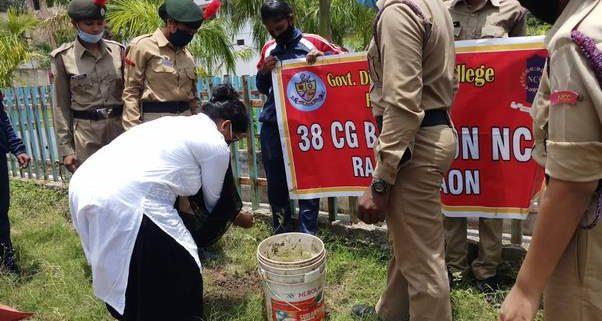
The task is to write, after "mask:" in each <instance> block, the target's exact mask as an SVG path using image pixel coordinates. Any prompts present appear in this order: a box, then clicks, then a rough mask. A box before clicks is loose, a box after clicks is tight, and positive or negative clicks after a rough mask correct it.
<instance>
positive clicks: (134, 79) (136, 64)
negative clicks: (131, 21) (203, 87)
mask: <svg viewBox="0 0 602 321" xmlns="http://www.w3.org/2000/svg"><path fill="white" fill-rule="evenodd" d="M126 52H127V53H126V67H125V88H124V91H123V102H124V106H123V127H124V128H125V129H129V128H131V127H133V126H136V125H137V124H140V123H141V122H142V121H141V117H142V112H141V108H142V102H145V101H153V102H170V101H172V102H176V101H189V102H190V107H191V111H192V113H196V111H197V108H198V98H197V90H196V80H197V77H196V66H195V63H194V58H193V57H192V54H191V53H190V52H189V51H188V50H187V49H186V48H183V49H182V48H179V49H177V50H176V49H175V48H174V46H173V45H172V44H171V43H170V42H169V40H167V38H166V37H165V35H164V34H163V32H162V31H161V29H157V31H155V32H154V33H153V34H148V35H144V36H140V37H137V38H135V39H134V40H132V42H131V43H130V45H129V46H128V48H127V51H126Z"/></svg>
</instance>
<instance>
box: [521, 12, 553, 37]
mask: <svg viewBox="0 0 602 321" xmlns="http://www.w3.org/2000/svg"><path fill="white" fill-rule="evenodd" d="M550 28H552V26H551V25H549V24H547V23H545V22H543V21H541V20H539V19H537V18H535V17H534V16H533V15H532V14H531V13H528V14H527V35H528V36H542V35H545V34H546V32H548V30H550Z"/></svg>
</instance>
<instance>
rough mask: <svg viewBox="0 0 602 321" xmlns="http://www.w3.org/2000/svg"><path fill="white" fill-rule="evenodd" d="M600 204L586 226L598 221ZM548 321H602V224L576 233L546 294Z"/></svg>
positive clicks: (594, 205) (594, 206) (545, 304)
mask: <svg viewBox="0 0 602 321" xmlns="http://www.w3.org/2000/svg"><path fill="white" fill-rule="evenodd" d="M596 203H597V202H596V201H594V202H593V205H592V207H591V208H590V210H589V211H588V214H587V215H586V218H584V220H583V221H582V224H583V225H587V224H589V223H591V222H592V221H593V220H594V217H595V212H596V209H595V208H596V205H597V204H596ZM544 319H545V320H546V321H600V320H602V224H598V225H597V226H595V227H594V228H592V229H590V230H585V229H582V228H581V227H579V228H578V230H577V231H576V232H575V235H574V236H573V239H572V240H571V242H570V243H569V246H568V247H567V249H566V251H565V252H564V254H563V255H562V258H561V259H560V262H559V263H558V265H557V266H556V269H555V270H554V272H553V274H552V276H551V278H550V280H549V281H548V284H547V287H546V290H545V292H544Z"/></svg>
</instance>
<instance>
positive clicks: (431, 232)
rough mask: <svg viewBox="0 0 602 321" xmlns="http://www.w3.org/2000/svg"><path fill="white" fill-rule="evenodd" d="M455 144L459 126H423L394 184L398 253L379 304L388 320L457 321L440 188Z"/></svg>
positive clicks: (393, 231) (392, 229) (390, 218)
mask: <svg viewBox="0 0 602 321" xmlns="http://www.w3.org/2000/svg"><path fill="white" fill-rule="evenodd" d="M455 148H456V136H455V133H454V131H453V129H451V128H449V127H447V126H434V127H425V128H421V129H420V130H419V131H418V133H417V134H416V137H415V145H414V150H413V154H412V158H411V160H410V161H408V162H407V163H405V164H404V165H403V166H402V168H401V169H400V171H399V174H398V176H397V182H396V183H395V185H394V186H392V188H391V192H390V199H389V203H388V208H387V213H386V214H387V226H388V229H389V233H390V239H391V241H392V248H393V255H392V259H391V262H390V264H389V275H388V284H387V288H386V290H385V292H384V293H383V295H382V296H381V298H380V300H379V302H378V304H377V306H376V311H377V313H378V315H379V316H380V317H381V318H382V319H384V320H386V321H401V320H412V321H419V320H420V321H427V320H432V321H451V303H450V297H449V283H448V278H447V270H446V267H445V254H444V229H443V219H442V215H441V199H440V193H439V191H440V188H441V181H442V178H443V175H444V174H445V172H446V171H447V170H448V169H449V166H450V164H451V161H452V159H453V157H454V154H455Z"/></svg>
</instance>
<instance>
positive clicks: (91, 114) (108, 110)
mask: <svg viewBox="0 0 602 321" xmlns="http://www.w3.org/2000/svg"><path fill="white" fill-rule="evenodd" d="M71 113H72V114H73V118H77V119H86V120H103V119H108V118H112V117H119V116H121V114H123V107H122V106H121V105H115V106H108V107H102V108H97V109H94V110H72V111H71Z"/></svg>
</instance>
